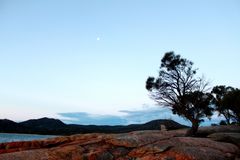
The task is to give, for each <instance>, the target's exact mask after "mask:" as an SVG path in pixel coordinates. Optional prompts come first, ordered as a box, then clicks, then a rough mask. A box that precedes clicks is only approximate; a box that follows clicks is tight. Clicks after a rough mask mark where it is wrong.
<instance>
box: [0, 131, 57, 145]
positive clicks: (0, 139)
mask: <svg viewBox="0 0 240 160" xmlns="http://www.w3.org/2000/svg"><path fill="white" fill-rule="evenodd" d="M53 137H57V136H53V135H37V134H16V133H0V143H4V142H17V141H32V140H40V139H47V138H53Z"/></svg>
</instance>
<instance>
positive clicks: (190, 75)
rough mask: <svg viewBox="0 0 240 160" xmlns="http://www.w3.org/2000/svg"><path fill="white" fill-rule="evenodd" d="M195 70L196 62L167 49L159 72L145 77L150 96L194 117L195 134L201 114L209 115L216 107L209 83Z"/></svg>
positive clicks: (175, 112)
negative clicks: (208, 88) (208, 91)
mask: <svg viewBox="0 0 240 160" xmlns="http://www.w3.org/2000/svg"><path fill="white" fill-rule="evenodd" d="M196 71H197V70H196V69H193V62H191V61H189V60H187V59H184V58H182V57H181V56H180V55H175V54H174V52H167V53H166V54H165V55H164V57H163V58H162V60H161V66H160V71H159V76H158V77H157V78H154V77H149V78H148V79H147V81H146V89H147V90H148V91H149V92H150V96H151V98H153V99H154V100H155V101H156V102H157V103H158V104H159V105H162V106H166V107H169V108H171V110H172V112H173V113H174V114H178V115H179V116H182V117H184V118H186V119H188V120H190V121H191V123H192V128H191V130H190V132H189V134H195V133H196V131H197V129H198V126H199V124H200V123H201V122H202V121H203V119H202V118H204V117H208V118H210V117H211V115H212V110H213V109H212V108H211V107H210V102H211V100H212V95H211V94H209V93H207V92H206V91H205V89H206V87H207V83H206V82H205V81H204V79H203V78H198V77H196Z"/></svg>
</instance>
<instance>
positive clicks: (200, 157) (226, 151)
mask: <svg viewBox="0 0 240 160" xmlns="http://www.w3.org/2000/svg"><path fill="white" fill-rule="evenodd" d="M185 133H186V129H180V130H172V131H156V130H155V131H153V130H145V131H134V132H129V133H121V134H103V133H91V134H77V135H71V136H62V137H56V138H49V139H46V140H38V141H28V142H10V143H2V144H0V159H3V160H134V159H136V160H239V157H240V126H212V127H201V128H200V129H199V132H198V137H185V136H184V135H185Z"/></svg>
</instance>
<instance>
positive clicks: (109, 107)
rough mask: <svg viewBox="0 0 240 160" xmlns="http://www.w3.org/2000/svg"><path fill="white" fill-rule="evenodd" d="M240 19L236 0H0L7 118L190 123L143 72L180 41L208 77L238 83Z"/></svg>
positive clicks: (151, 72)
mask: <svg viewBox="0 0 240 160" xmlns="http://www.w3.org/2000/svg"><path fill="white" fill-rule="evenodd" d="M239 28H240V2H239V1H238V0H228V1H226V0H211V1H209V0H195V1H192V0H182V1H179V0H169V1H163V0H101V1H100V0H87V1H86V0H71V1H67V0H51V1H48V0H41V1H32V0H21V1H18V0H0V119H3V118H7V119H12V120H15V121H23V120H27V119H30V118H40V117H53V118H59V119H61V120H63V121H64V122H66V123H78V124H109V125H114V124H130V123H144V122H146V121H149V120H152V119H159V118H170V119H174V120H176V121H178V122H182V123H185V122H186V121H184V120H183V119H181V118H179V117H177V116H175V115H172V114H171V111H170V110H168V109H166V108H162V107H160V106H157V105H156V104H155V102H154V101H153V100H151V99H150V98H149V96H148V92H147V90H146V89H145V82H146V79H147V78H148V77H149V76H157V75H158V71H159V66H160V60H161V58H162V57H163V55H164V54H165V53H166V52H168V51H174V52H175V53H176V54H180V55H181V56H182V57H184V58H187V59H189V60H191V61H193V62H194V67H195V68H198V74H199V75H204V76H205V77H206V79H207V80H209V81H210V84H211V86H215V85H228V86H233V87H237V88H240V83H239V82H240V74H239V69H240V63H239V60H240V45H239V44H240V29H239ZM217 119H218V117H217V116H215V117H213V120H212V122H215V121H216V120H217ZM212 122H209V123H212Z"/></svg>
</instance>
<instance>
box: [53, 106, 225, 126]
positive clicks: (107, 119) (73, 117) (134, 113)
mask: <svg viewBox="0 0 240 160" xmlns="http://www.w3.org/2000/svg"><path fill="white" fill-rule="evenodd" d="M119 112H120V113H121V116H120V115H96V114H90V113H86V112H69V113H59V114H58V115H60V117H61V118H60V119H61V120H62V121H64V122H65V123H68V124H84V125H89V124H95V125H128V124H140V123H146V122H148V121H151V120H155V119H172V120H174V121H176V122H178V123H180V124H184V125H188V126H190V125H191V123H190V122H189V121H187V120H185V119H184V118H182V117H179V116H178V115H174V114H172V111H171V110H170V109H168V108H163V107H158V106H156V107H155V106H154V107H144V108H142V109H139V110H120V111H119ZM222 119H223V118H222V117H220V118H219V117H218V115H217V114H214V115H213V116H212V119H211V120H208V119H207V118H206V119H205V122H203V123H202V124H201V126H207V125H211V124H212V123H216V124H218V123H219V121H220V120H222Z"/></svg>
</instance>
